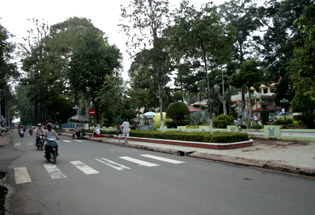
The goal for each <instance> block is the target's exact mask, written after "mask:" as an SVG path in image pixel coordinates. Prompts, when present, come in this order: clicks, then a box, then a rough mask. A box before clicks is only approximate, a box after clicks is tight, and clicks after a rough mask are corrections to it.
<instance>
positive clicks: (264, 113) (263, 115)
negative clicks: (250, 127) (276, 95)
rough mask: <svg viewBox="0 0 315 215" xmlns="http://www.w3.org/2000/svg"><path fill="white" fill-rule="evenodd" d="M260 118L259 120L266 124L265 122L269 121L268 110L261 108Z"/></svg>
mask: <svg viewBox="0 0 315 215" xmlns="http://www.w3.org/2000/svg"><path fill="white" fill-rule="evenodd" d="M260 118H261V122H262V124H263V125H266V124H267V122H269V111H267V110H262V111H261V112H260Z"/></svg>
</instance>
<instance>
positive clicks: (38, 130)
mask: <svg viewBox="0 0 315 215" xmlns="http://www.w3.org/2000/svg"><path fill="white" fill-rule="evenodd" d="M42 134H44V129H43V128H42V124H40V123H38V124H37V127H36V129H35V136H36V143H37V141H39V136H40V135H42Z"/></svg>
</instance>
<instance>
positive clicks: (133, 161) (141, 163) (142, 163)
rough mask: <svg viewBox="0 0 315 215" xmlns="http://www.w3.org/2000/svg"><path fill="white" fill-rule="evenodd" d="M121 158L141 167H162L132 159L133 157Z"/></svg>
mask: <svg viewBox="0 0 315 215" xmlns="http://www.w3.org/2000/svg"><path fill="white" fill-rule="evenodd" d="M119 158H121V159H123V160H126V161H130V162H132V163H136V164H139V165H140V166H146V167H154V166H160V165H159V164H155V163H150V162H147V161H143V160H139V159H135V158H131V157H128V156H123V157H119Z"/></svg>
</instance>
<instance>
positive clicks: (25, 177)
mask: <svg viewBox="0 0 315 215" xmlns="http://www.w3.org/2000/svg"><path fill="white" fill-rule="evenodd" d="M14 175H15V183H16V184H24V183H28V182H32V180H31V177H30V175H29V174H28V172H27V169H26V167H17V168H14Z"/></svg>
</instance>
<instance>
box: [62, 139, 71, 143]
mask: <svg viewBox="0 0 315 215" xmlns="http://www.w3.org/2000/svg"><path fill="white" fill-rule="evenodd" d="M63 141H64V142H66V143H71V141H70V140H63Z"/></svg>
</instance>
